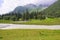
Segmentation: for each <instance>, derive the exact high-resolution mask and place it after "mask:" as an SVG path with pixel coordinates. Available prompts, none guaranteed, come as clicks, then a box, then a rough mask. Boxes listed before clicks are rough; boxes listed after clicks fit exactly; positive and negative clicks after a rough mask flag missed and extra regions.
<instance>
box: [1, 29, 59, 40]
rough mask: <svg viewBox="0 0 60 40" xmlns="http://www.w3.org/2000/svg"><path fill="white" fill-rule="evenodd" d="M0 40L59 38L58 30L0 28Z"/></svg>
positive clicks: (56, 39)
mask: <svg viewBox="0 0 60 40" xmlns="http://www.w3.org/2000/svg"><path fill="white" fill-rule="evenodd" d="M0 40H60V30H33V29H31V30H28V29H26V30H25V29H24V30H23V29H21V30H19V29H16V30H0Z"/></svg>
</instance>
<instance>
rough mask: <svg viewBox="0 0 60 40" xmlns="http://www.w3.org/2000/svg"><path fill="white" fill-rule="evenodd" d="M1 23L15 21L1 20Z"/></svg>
mask: <svg viewBox="0 0 60 40" xmlns="http://www.w3.org/2000/svg"><path fill="white" fill-rule="evenodd" d="M0 23H13V21H11V20H0Z"/></svg>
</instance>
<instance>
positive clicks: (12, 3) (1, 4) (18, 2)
mask: <svg viewBox="0 0 60 40" xmlns="http://www.w3.org/2000/svg"><path fill="white" fill-rule="evenodd" d="M55 1H56V0H0V14H5V13H8V12H10V11H12V10H14V8H16V7H17V6H24V5H27V4H51V3H53V2H55Z"/></svg>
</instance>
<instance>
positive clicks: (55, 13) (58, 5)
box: [43, 0, 60, 18]
mask: <svg viewBox="0 0 60 40" xmlns="http://www.w3.org/2000/svg"><path fill="white" fill-rule="evenodd" d="M43 12H44V13H45V14H46V15H47V17H51V18H56V17H60V0H58V1H57V2H55V3H54V4H52V5H51V6H49V7H48V8H47V9H45V10H44V11H43Z"/></svg>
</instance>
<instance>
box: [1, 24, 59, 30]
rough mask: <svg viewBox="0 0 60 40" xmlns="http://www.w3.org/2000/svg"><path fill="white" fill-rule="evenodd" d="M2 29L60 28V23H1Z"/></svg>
mask: <svg viewBox="0 0 60 40" xmlns="http://www.w3.org/2000/svg"><path fill="white" fill-rule="evenodd" d="M0 29H55V30H56V29H60V25H53V26H47V25H19V24H0Z"/></svg>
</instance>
